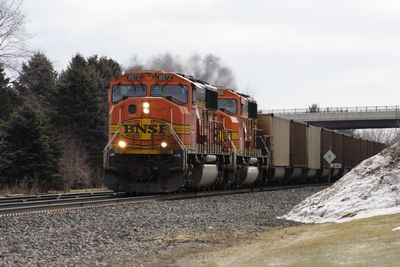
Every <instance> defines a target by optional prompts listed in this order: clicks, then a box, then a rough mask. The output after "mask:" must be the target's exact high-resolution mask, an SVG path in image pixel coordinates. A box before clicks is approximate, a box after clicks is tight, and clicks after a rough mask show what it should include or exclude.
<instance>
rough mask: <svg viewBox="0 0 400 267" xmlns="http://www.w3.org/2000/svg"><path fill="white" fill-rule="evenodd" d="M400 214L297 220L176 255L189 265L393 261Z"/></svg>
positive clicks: (398, 249)
mask: <svg viewBox="0 0 400 267" xmlns="http://www.w3.org/2000/svg"><path fill="white" fill-rule="evenodd" d="M399 226H400V214H397V215H388V216H382V217H374V218H369V219H363V220H358V221H353V222H350V223H343V224H322V225H301V226H296V227H290V228H284V229H278V230H272V231H268V232H265V233H263V234H262V235H260V236H259V237H258V238H257V239H255V240H254V241H251V242H249V241H247V242H246V244H243V243H242V244H239V245H237V246H234V247H231V248H227V249H223V250H219V251H216V252H212V253H200V254H195V255H192V256H189V257H184V258H181V260H180V261H178V265H182V266H185V265H188V264H190V265H192V266H198V265H201V266H251V267H253V266H316V267H317V266H318V267H319V266H399V263H400V231H392V229H393V228H396V227H399Z"/></svg>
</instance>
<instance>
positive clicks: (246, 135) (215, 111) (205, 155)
mask: <svg viewBox="0 0 400 267" xmlns="http://www.w3.org/2000/svg"><path fill="white" fill-rule="evenodd" d="M109 95H110V96H109V142H108V144H107V146H106V148H105V149H104V169H105V180H104V181H105V185H106V186H107V187H108V188H110V189H112V190H116V191H126V192H131V193H134V192H171V191H177V190H181V189H190V188H201V187H221V188H224V187H230V186H242V185H250V184H253V183H256V182H262V180H263V177H265V173H266V169H267V158H268V157H267V155H268V149H267V148H266V146H265V141H264V140H258V139H261V137H260V136H258V134H257V125H256V117H257V104H256V102H255V101H254V100H253V99H251V98H250V97H248V96H245V95H242V94H238V93H236V92H235V91H233V90H230V89H222V88H217V87H214V86H211V85H209V84H207V83H204V82H202V81H199V80H195V79H193V78H192V77H188V76H185V75H183V74H178V73H172V72H163V71H141V72H134V73H129V74H125V75H123V76H121V77H119V78H117V79H115V80H113V81H111V84H110V94H109Z"/></svg>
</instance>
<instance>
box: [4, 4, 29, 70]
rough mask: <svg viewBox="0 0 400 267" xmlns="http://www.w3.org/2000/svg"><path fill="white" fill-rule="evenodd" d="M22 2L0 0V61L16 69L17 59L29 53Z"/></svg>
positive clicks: (7, 66)
mask: <svg viewBox="0 0 400 267" xmlns="http://www.w3.org/2000/svg"><path fill="white" fill-rule="evenodd" d="M22 3H23V0H0V63H2V64H3V65H4V66H5V67H6V68H10V69H16V68H17V64H18V62H17V60H18V59H20V58H22V57H26V56H28V55H29V51H28V50H27V48H26V40H27V39H28V38H29V35H28V34H27V33H26V32H25V28H24V25H25V21H26V18H25V15H24V14H23V13H22V12H21V5H22Z"/></svg>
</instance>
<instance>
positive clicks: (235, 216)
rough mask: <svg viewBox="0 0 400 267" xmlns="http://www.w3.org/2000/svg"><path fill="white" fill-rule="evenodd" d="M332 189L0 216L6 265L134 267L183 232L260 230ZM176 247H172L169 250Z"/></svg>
mask: <svg viewBox="0 0 400 267" xmlns="http://www.w3.org/2000/svg"><path fill="white" fill-rule="evenodd" d="M324 188H325V187H310V188H301V189H291V190H282V191H267V192H258V193H247V194H238V195H227V196H216V197H207V198H196V199H185V200H173V201H165V202H146V203H133V204H132V203H131V204H128V203H127V204H121V205H115V206H109V207H102V208H89V209H81V210H74V211H52V212H49V213H38V214H30V215H19V216H15V217H1V218H0V244H1V247H0V266H77V265H79V266H118V265H121V264H123V265H126V263H129V265H130V266H139V265H141V263H142V262H141V260H140V259H143V258H144V257H146V256H148V255H152V254H154V253H156V252H158V251H160V250H163V249H165V248H166V245H165V243H163V242H160V239H162V238H163V237H166V236H169V235H175V234H179V233H182V232H184V233H193V232H203V231H207V230H208V229H219V228H237V229H241V230H244V231H246V232H257V231H262V230H265V229H266V228H268V227H281V226H289V225H292V224H293V223H291V222H289V221H285V220H280V219H277V218H276V217H277V216H282V215H283V214H285V213H287V212H288V211H290V210H291V209H292V208H293V207H294V206H295V205H296V204H298V203H299V202H300V201H302V200H303V199H305V198H307V197H309V196H311V195H312V194H314V193H316V192H318V191H320V190H322V189H324ZM168 246H171V244H168Z"/></svg>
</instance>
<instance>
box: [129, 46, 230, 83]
mask: <svg viewBox="0 0 400 267" xmlns="http://www.w3.org/2000/svg"><path fill="white" fill-rule="evenodd" d="M144 69H159V70H166V71H173V72H179V73H184V74H188V75H192V76H193V77H194V78H195V79H199V80H202V81H205V82H208V83H210V84H213V85H217V86H224V87H228V88H232V89H235V88H236V79H235V76H234V74H233V71H232V69H231V68H230V67H228V66H226V65H225V64H224V63H223V62H222V60H221V58H220V57H218V56H216V55H213V54H206V55H200V54H193V55H192V56H190V57H188V58H182V57H180V56H178V55H173V54H171V53H168V52H166V53H163V54H159V55H157V56H154V57H151V58H149V59H147V60H145V61H142V60H140V59H139V57H138V56H137V55H134V56H133V57H132V59H131V63H130V65H129V67H127V68H126V69H125V71H126V72H129V71H135V70H144Z"/></svg>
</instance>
